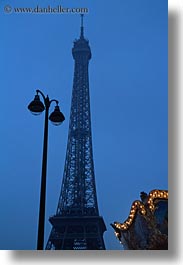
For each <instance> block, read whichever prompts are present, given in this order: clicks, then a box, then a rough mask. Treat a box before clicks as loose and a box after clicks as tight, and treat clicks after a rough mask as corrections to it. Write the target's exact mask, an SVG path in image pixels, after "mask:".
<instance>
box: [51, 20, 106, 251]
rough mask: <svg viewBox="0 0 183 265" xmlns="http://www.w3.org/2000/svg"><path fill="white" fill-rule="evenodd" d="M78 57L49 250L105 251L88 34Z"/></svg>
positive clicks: (75, 49)
mask: <svg viewBox="0 0 183 265" xmlns="http://www.w3.org/2000/svg"><path fill="white" fill-rule="evenodd" d="M72 55H73V58H74V60H75V67H74V81H73V91H72V103H71V112H70V123H69V134H68V143H67V151H66V160H65V167H64V174H63V180H62V187H61V194H60V198H59V202H58V207H57V211H56V215H54V216H52V217H50V218H49V221H50V223H51V224H52V226H53V227H52V230H51V233H50V236H49V239H48V242H47V245H46V249H50V250H51V249H55V250H61V249H63V250H92V249H93V250H104V249H105V245H104V240H103V233H104V231H106V226H105V223H104V221H103V218H102V217H101V216H99V210H98V204H97V195H96V186H95V175H94V163H93V152H92V134H91V116H90V96H89V77H88V65H89V60H90V59H91V50H90V46H89V42H88V40H86V39H85V37H84V28H83V15H81V33H80V38H79V39H78V40H75V41H74V47H73V49H72Z"/></svg>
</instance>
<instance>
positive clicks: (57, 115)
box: [49, 106, 65, 126]
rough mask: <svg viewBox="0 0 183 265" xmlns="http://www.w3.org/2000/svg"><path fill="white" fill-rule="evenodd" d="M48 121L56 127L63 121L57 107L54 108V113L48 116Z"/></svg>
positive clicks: (62, 116) (63, 118)
mask: <svg viewBox="0 0 183 265" xmlns="http://www.w3.org/2000/svg"><path fill="white" fill-rule="evenodd" d="M49 120H50V121H51V122H52V123H53V124H54V125H56V126H58V125H60V124H61V123H62V122H63V121H64V120H65V117H64V115H63V113H62V112H61V111H60V108H59V106H55V109H54V111H53V112H52V113H51V114H50V116H49Z"/></svg>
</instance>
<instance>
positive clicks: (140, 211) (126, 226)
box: [111, 190, 168, 250]
mask: <svg viewBox="0 0 183 265" xmlns="http://www.w3.org/2000/svg"><path fill="white" fill-rule="evenodd" d="M140 197H141V200H137V201H134V202H133V204H132V206H131V210H130V214H129V216H128V218H127V219H126V221H125V222H123V223H119V222H114V223H113V224H111V226H112V227H113V228H114V230H115V235H116V237H117V238H118V239H119V241H120V243H121V244H122V245H123V248H124V249H126V250H168V191H167V190H152V191H151V192H150V193H149V194H147V193H145V192H141V194H140Z"/></svg>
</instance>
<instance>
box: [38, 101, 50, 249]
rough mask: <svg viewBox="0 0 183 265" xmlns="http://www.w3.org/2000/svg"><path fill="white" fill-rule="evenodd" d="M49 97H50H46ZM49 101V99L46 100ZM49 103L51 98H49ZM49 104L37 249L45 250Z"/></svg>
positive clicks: (46, 110) (45, 124) (45, 126)
mask: <svg viewBox="0 0 183 265" xmlns="http://www.w3.org/2000/svg"><path fill="white" fill-rule="evenodd" d="M46 99H48V97H47V98H46ZM45 101H46V102H45V103H47V100H45ZM48 103H49V99H48ZM49 105H50V104H45V123H44V141H43V160H42V176H41V193H40V204H39V205H40V206H39V225H38V239H37V250H43V247H44V220H45V202H46V171H47V151H48V114H49Z"/></svg>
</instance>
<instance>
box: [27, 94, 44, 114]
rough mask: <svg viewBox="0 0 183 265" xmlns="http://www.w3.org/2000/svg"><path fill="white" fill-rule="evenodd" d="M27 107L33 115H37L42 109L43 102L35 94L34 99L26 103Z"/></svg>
mask: <svg viewBox="0 0 183 265" xmlns="http://www.w3.org/2000/svg"><path fill="white" fill-rule="evenodd" d="M28 109H29V110H30V111H31V112H32V114H34V115H38V114H40V113H41V112H43V111H44V109H45V107H44V104H43V103H42V102H41V100H40V97H39V95H35V97H34V100H33V101H32V102H31V103H30V104H29V105H28Z"/></svg>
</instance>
